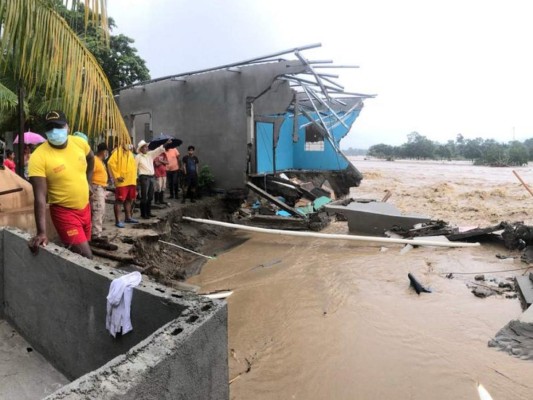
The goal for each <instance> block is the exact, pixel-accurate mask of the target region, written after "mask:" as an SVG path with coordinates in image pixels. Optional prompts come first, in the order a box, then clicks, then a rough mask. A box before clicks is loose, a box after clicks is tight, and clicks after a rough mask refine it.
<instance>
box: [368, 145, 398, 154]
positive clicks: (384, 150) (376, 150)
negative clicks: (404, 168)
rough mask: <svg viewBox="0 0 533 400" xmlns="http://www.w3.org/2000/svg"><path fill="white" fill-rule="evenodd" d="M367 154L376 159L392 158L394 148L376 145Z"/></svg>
mask: <svg viewBox="0 0 533 400" xmlns="http://www.w3.org/2000/svg"><path fill="white" fill-rule="evenodd" d="M367 154H368V155H369V156H372V157H377V158H391V157H393V156H394V147H393V146H389V145H388V144H382V143H381V144H376V145H374V146H371V147H370V148H369V149H368V153H367Z"/></svg>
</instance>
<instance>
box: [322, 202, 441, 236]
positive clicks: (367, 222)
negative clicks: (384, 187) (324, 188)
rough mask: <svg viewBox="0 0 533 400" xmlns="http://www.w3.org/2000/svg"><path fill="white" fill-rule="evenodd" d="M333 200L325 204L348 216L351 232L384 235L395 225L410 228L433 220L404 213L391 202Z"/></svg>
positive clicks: (331, 211) (327, 209)
mask: <svg viewBox="0 0 533 400" xmlns="http://www.w3.org/2000/svg"><path fill="white" fill-rule="evenodd" d="M344 204H345V203H338V202H332V203H329V204H327V205H325V208H326V211H327V212H328V213H331V214H334V213H339V214H342V215H343V216H344V217H346V219H347V221H348V229H349V230H350V233H364V234H370V235H376V236H383V234H384V232H385V231H387V230H389V229H391V228H392V227H394V226H398V227H401V228H403V229H410V228H412V227H413V226H414V225H416V224H418V223H424V222H425V223H427V222H429V221H431V219H430V218H429V217H426V216H422V215H415V214H412V215H407V214H402V213H401V212H400V210H398V209H397V208H396V207H395V206H394V205H392V204H391V203H384V202H380V201H372V202H367V203H360V202H356V201H353V202H351V203H349V204H346V205H344Z"/></svg>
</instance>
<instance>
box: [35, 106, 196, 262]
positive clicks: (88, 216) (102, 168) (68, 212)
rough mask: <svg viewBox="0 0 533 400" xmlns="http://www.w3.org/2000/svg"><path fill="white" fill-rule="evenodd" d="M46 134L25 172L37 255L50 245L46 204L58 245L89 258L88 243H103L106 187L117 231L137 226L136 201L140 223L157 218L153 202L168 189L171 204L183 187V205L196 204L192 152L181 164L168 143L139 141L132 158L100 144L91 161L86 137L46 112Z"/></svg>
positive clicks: (125, 149)
mask: <svg viewBox="0 0 533 400" xmlns="http://www.w3.org/2000/svg"><path fill="white" fill-rule="evenodd" d="M45 129H46V136H47V139H48V140H47V141H46V142H44V143H43V144H42V145H40V146H39V147H38V148H37V149H36V150H35V152H34V153H33V154H32V156H31V157H30V160H29V166H28V175H29V180H30V182H31V184H32V186H33V191H34V197H35V205H34V211H35V221H36V227H37V234H36V235H35V236H33V237H32V238H31V239H30V242H29V244H28V245H29V247H30V249H31V250H32V251H33V252H35V253H36V252H37V251H38V248H39V246H41V245H46V244H47V243H48V237H47V233H46V203H47V202H48V203H49V204H50V215H51V219H52V222H53V224H54V226H55V228H56V230H57V232H58V235H59V237H60V239H61V241H62V242H63V243H64V244H65V245H67V246H69V247H70V249H71V250H72V251H74V252H76V253H79V254H81V255H83V256H85V257H88V258H92V252H91V248H90V246H89V241H90V240H91V241H99V240H106V238H105V237H104V236H103V235H102V231H103V226H102V225H103V219H104V216H105V200H106V193H107V187H108V184H111V186H114V188H115V189H114V190H115V202H114V214H115V226H116V227H118V228H124V227H125V224H126V223H130V224H135V223H138V222H139V221H138V220H136V219H135V218H133V215H132V211H133V203H134V201H135V199H136V198H140V211H141V218H143V219H148V218H152V217H155V215H153V214H152V206H151V205H152V200H153V199H154V198H155V202H156V203H160V204H164V203H165V201H164V191H165V187H166V185H167V184H168V187H169V191H170V194H169V198H172V199H177V198H178V193H179V188H180V183H182V182H183V183H184V184H185V185H184V186H186V188H187V191H186V193H185V190H183V192H184V194H183V195H182V203H185V201H186V199H187V198H188V197H190V199H191V202H195V197H196V189H197V186H198V169H199V160H198V158H197V157H196V156H195V155H194V150H195V148H194V146H189V147H188V154H187V155H186V156H185V157H183V159H182V160H180V158H179V156H180V154H179V151H178V150H177V149H176V148H175V147H173V146H172V139H169V140H168V141H167V142H166V143H165V144H163V145H161V146H159V147H157V148H155V149H153V150H149V149H148V143H147V142H145V141H144V140H141V141H140V142H139V143H138V145H137V148H136V150H137V154H134V153H133V151H132V150H133V149H132V147H131V145H129V144H127V143H123V144H121V145H119V146H117V147H116V148H115V149H114V150H113V151H112V152H111V155H108V153H109V152H108V147H107V145H106V143H100V144H99V145H98V147H97V151H96V155H95V154H93V151H92V150H91V148H90V147H89V144H88V142H87V137H86V136H85V135H84V134H81V133H80V134H78V133H76V134H74V135H68V130H69V127H68V121H67V119H66V117H65V115H64V113H63V112H61V111H51V112H49V113H48V114H47V115H46V117H45ZM106 160H107V162H106ZM106 164H107V165H106ZM180 178H181V179H180ZM180 181H181V182H180ZM138 188H139V191H138ZM138 193H139V196H138ZM122 210H124V214H125V218H124V220H123V221H122V220H121V218H120V217H121V214H122Z"/></svg>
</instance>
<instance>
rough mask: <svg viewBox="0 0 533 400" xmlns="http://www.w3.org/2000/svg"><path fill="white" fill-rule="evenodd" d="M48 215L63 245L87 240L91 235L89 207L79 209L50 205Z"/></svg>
mask: <svg viewBox="0 0 533 400" xmlns="http://www.w3.org/2000/svg"><path fill="white" fill-rule="evenodd" d="M50 217H52V222H53V223H54V226H55V227H56V231H57V233H58V234H59V237H60V238H61V241H62V242H63V244H65V245H67V246H68V245H72V244H80V243H84V242H87V241H88V240H89V239H90V237H91V207H90V206H89V204H87V206H86V207H85V208H83V209H81V210H73V209H72V208H65V207H61V206H58V205H57V204H51V205H50Z"/></svg>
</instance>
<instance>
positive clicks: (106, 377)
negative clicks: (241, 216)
mask: <svg viewBox="0 0 533 400" xmlns="http://www.w3.org/2000/svg"><path fill="white" fill-rule="evenodd" d="M28 239H29V235H27V234H25V233H22V232H20V231H17V230H12V229H2V230H0V243H1V244H0V250H1V249H2V247H3V251H2V253H1V256H0V272H1V273H2V275H0V279H1V282H0V283H1V285H0V288H1V287H3V291H0V299H1V300H2V304H3V307H2V309H3V310H2V312H3V315H4V317H5V318H6V319H7V320H8V321H9V323H10V324H11V325H12V326H13V327H15V328H16V329H17V330H18V331H19V332H20V333H21V335H22V336H23V337H24V338H25V339H26V340H27V341H28V342H29V343H31V344H32V346H33V347H34V348H35V349H36V350H37V351H39V352H40V353H41V354H43V355H44V356H45V357H46V358H47V360H48V361H49V362H50V363H51V364H52V365H53V366H54V367H55V368H57V369H58V370H59V371H61V372H62V373H63V374H65V376H67V377H68V378H70V379H77V380H76V381H74V382H72V383H71V384H69V385H67V386H66V387H64V388H62V389H60V390H59V391H58V392H56V393H54V394H52V395H50V396H49V397H48V399H63V398H68V399H82V398H84V399H86V398H99V399H118V398H142V399H180V398H184V399H185V398H186V399H227V398H229V387H228V362H227V307H226V304H225V302H219V301H212V300H209V299H206V298H202V297H198V296H196V295H194V294H191V293H185V292H179V291H175V290H172V289H169V288H166V287H163V286H160V285H158V284H155V283H152V282H149V281H147V278H146V277H143V282H142V283H141V285H140V286H139V287H138V288H135V290H134V294H133V302H132V309H131V316H132V324H133V329H134V330H133V331H132V332H130V333H128V334H126V335H124V336H119V337H117V339H114V338H113V337H112V336H111V335H110V334H109V332H107V331H106V329H105V314H106V296H107V293H108V290H109V284H110V282H111V280H112V279H114V278H117V277H118V276H120V275H121V273H120V271H118V270H115V269H112V268H109V267H106V266H104V265H99V264H97V263H95V262H93V261H91V260H87V259H85V258H83V257H81V256H78V255H76V254H73V253H71V252H70V251H68V250H67V249H64V248H61V247H58V246H55V245H53V244H51V245H49V246H47V248H45V249H41V250H40V252H39V254H38V255H37V256H34V255H32V254H31V253H30V251H29V249H28V247H27V240H28Z"/></svg>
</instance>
